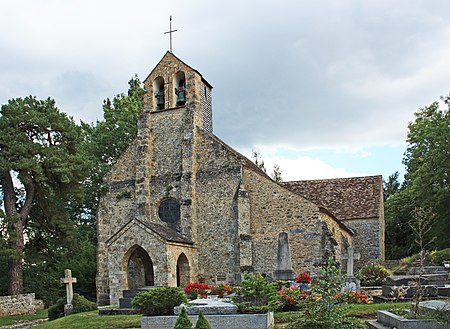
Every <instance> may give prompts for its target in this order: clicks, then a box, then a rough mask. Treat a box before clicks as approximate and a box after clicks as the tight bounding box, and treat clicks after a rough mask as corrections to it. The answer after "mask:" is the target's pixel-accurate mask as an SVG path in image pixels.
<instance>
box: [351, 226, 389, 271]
mask: <svg viewBox="0 0 450 329" xmlns="http://www.w3.org/2000/svg"><path fill="white" fill-rule="evenodd" d="M344 224H345V225H346V226H347V227H348V228H350V229H351V230H352V231H353V232H354V236H353V247H354V248H355V252H359V253H360V254H361V259H360V260H355V262H354V272H355V273H356V271H358V270H359V269H361V267H363V266H364V265H366V264H370V263H380V262H382V261H384V258H383V259H382V258H381V250H384V246H380V220H379V219H378V218H373V219H360V220H358V219H352V220H348V221H344Z"/></svg>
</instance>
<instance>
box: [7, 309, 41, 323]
mask: <svg viewBox="0 0 450 329" xmlns="http://www.w3.org/2000/svg"><path fill="white" fill-rule="evenodd" d="M45 318H47V310H37V311H36V314H31V315H14V316H1V317H0V327H1V326H10V325H13V324H17V323H19V322H24V321H33V320H38V319H45Z"/></svg>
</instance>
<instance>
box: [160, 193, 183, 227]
mask: <svg viewBox="0 0 450 329" xmlns="http://www.w3.org/2000/svg"><path fill="white" fill-rule="evenodd" d="M158 216H159V218H161V220H162V221H163V222H166V223H168V224H169V225H171V226H175V225H176V224H177V223H178V222H179V220H180V204H179V203H178V201H177V200H175V199H165V200H163V201H162V202H161V203H160V204H159V209H158Z"/></svg>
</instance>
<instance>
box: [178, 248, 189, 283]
mask: <svg viewBox="0 0 450 329" xmlns="http://www.w3.org/2000/svg"><path fill="white" fill-rule="evenodd" d="M189 271H190V266H189V260H188V259H187V257H186V255H185V254H184V253H181V255H180V256H179V257H178V261H177V287H184V286H185V285H187V284H188V283H189V282H190V274H189Z"/></svg>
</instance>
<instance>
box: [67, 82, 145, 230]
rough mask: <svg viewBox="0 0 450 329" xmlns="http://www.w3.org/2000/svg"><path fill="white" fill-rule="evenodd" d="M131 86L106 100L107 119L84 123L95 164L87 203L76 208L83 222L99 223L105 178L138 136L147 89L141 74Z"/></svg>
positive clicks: (88, 181) (88, 150)
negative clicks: (143, 84) (97, 221)
mask: <svg viewBox="0 0 450 329" xmlns="http://www.w3.org/2000/svg"><path fill="white" fill-rule="evenodd" d="M128 85H129V88H128V93H127V94H118V95H116V96H115V97H114V98H113V99H112V100H110V99H109V98H107V99H106V100H105V101H104V102H103V117H104V120H103V121H97V123H96V125H90V124H86V123H82V127H83V130H84V136H85V139H84V143H83V148H84V149H85V150H86V153H87V154H89V156H90V159H91V163H92V166H91V167H90V169H89V177H88V179H86V181H85V182H84V185H85V198H84V202H83V203H82V204H77V207H75V208H74V216H75V217H77V218H78V219H79V221H80V222H84V223H87V224H90V225H94V224H95V221H96V216H97V208H98V203H99V201H100V197H101V195H102V193H103V177H104V176H105V174H106V173H107V172H108V170H109V169H110V168H111V166H112V165H113V164H114V163H115V162H116V160H117V159H118V158H119V156H120V155H121V154H122V153H123V152H124V151H125V149H126V148H127V147H128V145H130V143H131V142H132V141H133V140H134V139H135V138H136V135H137V123H138V120H139V117H140V115H141V114H142V112H143V110H144V89H143V88H142V86H141V82H140V80H139V78H138V77H137V76H135V77H134V78H132V79H131V80H130V81H129V82H128Z"/></svg>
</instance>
